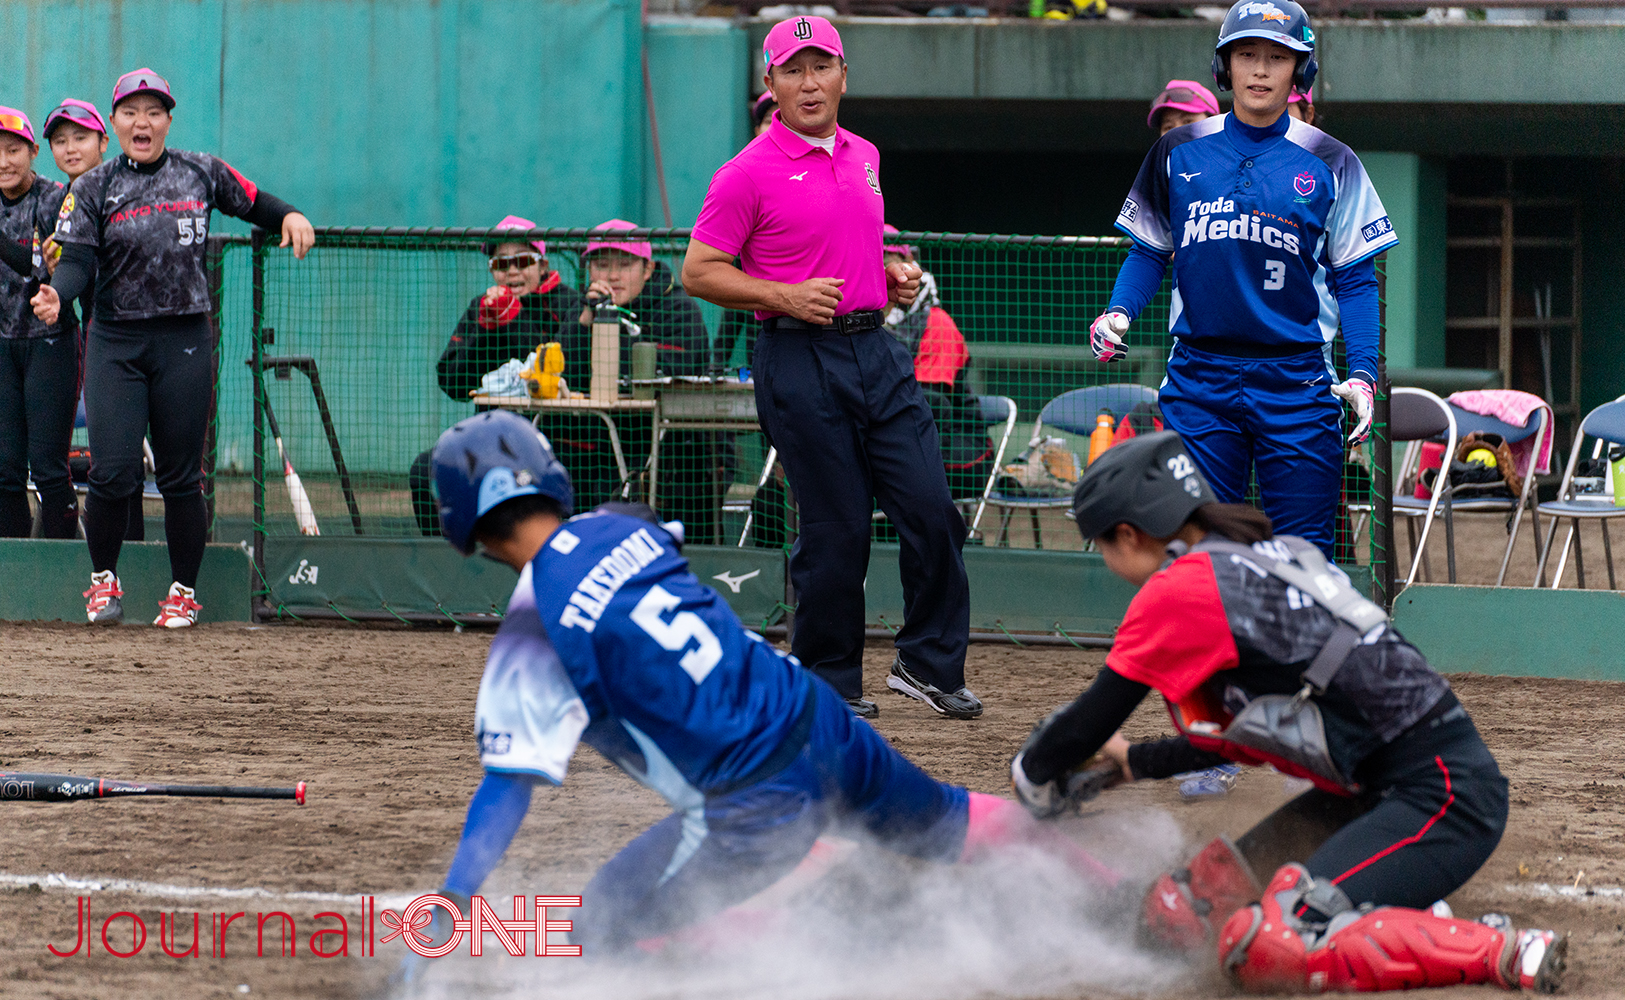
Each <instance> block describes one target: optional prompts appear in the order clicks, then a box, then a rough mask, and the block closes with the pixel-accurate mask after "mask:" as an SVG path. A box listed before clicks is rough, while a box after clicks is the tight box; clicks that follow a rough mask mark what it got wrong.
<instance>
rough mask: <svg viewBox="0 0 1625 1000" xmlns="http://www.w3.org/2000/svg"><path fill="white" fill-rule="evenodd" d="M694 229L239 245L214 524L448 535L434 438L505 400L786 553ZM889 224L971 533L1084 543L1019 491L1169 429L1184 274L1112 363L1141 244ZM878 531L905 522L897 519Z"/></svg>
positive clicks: (647, 484) (596, 489) (347, 235)
mask: <svg viewBox="0 0 1625 1000" xmlns="http://www.w3.org/2000/svg"><path fill="white" fill-rule="evenodd" d="M687 238H688V231H687V230H672V229H640V230H633V231H630V232H617V233H595V232H589V231H586V230H580V229H568V230H566V229H549V230H535V231H529V232H515V231H492V230H483V229H479V230H475V229H360V228H356V229H324V230H318V243H317V246H316V247H315V248H314V249H313V250H312V251H311V252H310V254H309V255H308V256H307V257H306V259H305V260H303V261H296V260H294V259H293V257H292V255H291V254H289V253H288V252H287V251H284V250H279V249H277V248H275V246H274V243H273V242H268V241H266V238H265V237H264V235H263V234H259V233H256V235H255V238H254V240H253V241H252V242H251V243H250V242H247V241H244V242H238V241H234V240H231V239H229V238H228V239H226V240H223V241H222V242H221V244H220V246H219V247H218V251H217V253H216V255H215V260H216V269H217V273H218V275H219V286H220V288H221V295H220V298H219V300H218V301H219V310H218V320H219V329H220V331H221V337H220V345H221V346H220V366H219V371H220V376H219V380H218V385H217V386H216V389H215V391H216V398H217V401H218V421H217V427H216V432H215V438H214V442H215V446H214V448H213V449H212V451H211V461H212V463H213V466H212V468H213V473H214V474H213V476H212V478H211V489H212V502H213V504H214V511H215V517H216V537H217V538H221V539H224V540H236V539H237V538H239V537H243V538H249V537H251V538H252V541H253V544H254V547H255V551H256V562H257V565H259V566H260V567H261V570H262V573H263V567H264V544H265V540H266V539H267V538H278V537H292V536H298V535H301V534H304V535H309V534H314V533H319V534H320V535H321V536H324V537H330V536H335V535H338V536H345V537H349V538H355V537H361V538H367V539H391V538H421V537H425V536H433V535H435V534H437V533H438V522H437V517H436V512H435V507H434V502H433V496H432V492H431V489H430V483H429V477H428V472H427V452H428V450H429V449H430V448H431V447H432V446H433V444H434V442H435V440H436V438H437V437H438V436H439V434H440V433H441V432H442V431H443V430H445V429H446V428H447V427H449V426H451V425H452V424H453V423H455V422H457V421H458V420H460V419H462V418H464V417H466V416H469V415H471V414H473V413H475V412H478V411H479V410H481V409H484V408H487V407H491V406H501V407H503V408H508V409H513V410H515V411H517V412H520V413H522V414H523V415H525V416H526V417H527V418H530V419H532V420H533V421H534V422H535V423H536V425H537V426H538V427H539V428H540V429H541V430H543V431H544V432H545V433H546V434H547V435H548V437H549V439H550V440H551V441H552V443H553V445H554V448H555V451H556V452H557V453H558V454H559V456H560V458H561V460H563V462H564V463H565V465H566V466H567V467H568V468H569V470H570V472H571V475H572V479H573V481H574V482H575V485H576V491H577V497H578V502H577V507H578V509H587V508H590V507H591V506H593V505H596V504H597V503H600V502H603V501H604V500H607V499H612V498H619V497H626V498H630V499H643V500H646V499H648V498H649V497H650V496H651V494H652V495H653V496H654V498H655V503H656V506H657V507H658V508H659V509H660V510H661V512H662V514H663V515H665V516H668V517H676V518H678V519H680V520H682V521H683V522H684V523H685V526H686V527H687V530H688V537H689V541H690V543H701V544H712V545H725V546H741V545H743V546H746V547H752V546H755V547H770V548H776V547H784V546H787V545H789V544H791V543H792V542H793V538H794V531H795V516H794V503H793V496H792V495H791V494H790V491H789V489H788V487H787V484H785V483H784V482H783V479H782V473H781V472H779V471H778V470H777V468H776V467H775V465H774V463H773V462H772V461H771V460H770V459H771V457H772V453H771V447H770V444H769V443H768V442H766V441H764V440H763V437H762V435H761V433H760V432H759V431H758V430H756V428H755V424H754V420H753V415H754V402H753V400H752V398H751V393H750V388H749V384H748V380H749V375H750V372H749V369H750V363H751V362H750V357H751V351H752V348H753V345H754V340H755V331H756V323H755V321H754V319H753V318H752V317H750V316H748V315H745V314H741V313H736V312H725V311H723V310H720V309H718V308H716V307H714V306H712V305H710V304H708V303H703V302H698V301H696V300H692V299H690V298H688V297H687V296H686V295H685V294H684V293H683V291H682V289H681V285H680V282H679V281H678V278H677V276H678V274H679V272H680V268H681V260H682V254H683V252H684V250H685V248H686V246H687ZM887 240H888V246H890V247H893V248H895V250H896V252H900V253H901V252H906V253H907V254H908V255H909V256H910V257H912V258H913V259H914V260H915V261H917V262H918V263H919V264H920V266H921V267H922V268H923V269H924V270H925V271H926V272H927V275H928V280H927V281H926V282H925V284H924V287H923V288H922V295H921V298H920V300H919V304H918V305H917V306H916V307H915V308H914V309H912V310H907V311H904V310H895V311H894V312H893V313H892V315H891V316H889V317H888V329H890V330H891V331H892V333H893V335H895V336H898V337H899V338H900V339H902V340H903V341H904V342H905V343H906V344H907V345H908V346H909V348H910V350H911V351H912V352H913V354H914V356H915V359H916V369H917V372H918V374H919V377H920V380H921V383H922V385H924V387H925V388H926V390H927V396H928V399H929V400H930V401H931V403H932V407H933V411H934V413H935V414H936V416H937V421H938V427H939V432H940V433H941V435H942V437H943V446H944V462H945V465H946V467H947V469H948V473H949V479H950V483H951V485H952V486H953V488H954V492H955V494H956V497H959V498H961V499H962V500H964V501H965V505H964V509H965V511H966V517H967V524H971V525H974V531H973V533H972V537H971V543H972V544H982V545H986V546H990V547H991V546H1014V547H1041V548H1054V549H1063V550H1064V549H1070V550H1076V549H1079V548H1081V547H1082V543H1081V541H1080V539H1079V538H1078V537H1077V533H1076V531H1074V530H1073V529H1072V528H1071V525H1070V523H1069V522H1068V521H1066V520H1065V517H1064V512H1063V507H1064V504H1052V505H1044V504H1043V503H1041V502H1040V503H1036V504H1028V505H1025V506H1024V505H1022V504H1021V503H1020V501H1023V500H1037V501H1042V500H1044V499H1046V498H1048V499H1053V498H1055V497H1062V496H1065V495H1066V494H1068V493H1069V492H1070V489H1071V485H1072V484H1073V483H1074V482H1075V481H1076V478H1077V476H1078V475H1079V474H1080V473H1081V471H1082V470H1083V468H1084V467H1085V466H1086V465H1087V462H1088V460H1089V454H1090V449H1091V447H1096V448H1098V447H1100V444H1101V441H1102V439H1101V437H1100V435H1101V433H1105V434H1106V435H1107V437H1108V438H1111V439H1115V438H1118V437H1120V436H1122V435H1125V434H1126V433H1128V429H1129V428H1132V429H1134V430H1136V431H1143V430H1144V429H1146V428H1147V427H1149V426H1153V423H1152V422H1153V421H1156V420H1157V419H1159V414H1157V412H1156V411H1155V409H1154V406H1153V405H1145V406H1140V407H1139V409H1138V410H1136V409H1135V406H1136V405H1137V404H1136V403H1135V401H1136V400H1140V399H1142V398H1144V397H1148V396H1150V395H1151V393H1150V392H1149V391H1147V390H1154V389H1155V387H1156V386H1157V385H1158V384H1159V383H1160V382H1161V380H1162V376H1163V371H1164V367H1165V360H1166V358H1167V355H1168V350H1169V347H1170V338H1169V335H1168V332H1167V331H1168V313H1169V294H1168V291H1167V288H1166V287H1165V288H1164V290H1163V292H1162V293H1161V294H1159V295H1158V296H1157V298H1156V299H1155V300H1154V301H1153V303H1152V305H1151V306H1150V307H1149V308H1148V309H1147V310H1146V311H1145V313H1144V314H1143V315H1141V316H1140V317H1139V318H1138V319H1137V320H1136V322H1135V324H1134V326H1133V328H1132V329H1131V330H1130V332H1129V334H1128V336H1127V343H1128V348H1129V351H1128V357H1127V359H1126V360H1125V361H1123V362H1120V363H1117V364H1113V365H1109V366H1108V365H1104V364H1101V363H1099V362H1096V361H1095V360H1094V358H1093V355H1092V354H1091V352H1090V350H1089V347H1088V343H1087V339H1088V338H1087V329H1088V325H1089V322H1090V321H1091V320H1092V319H1093V318H1094V316H1095V315H1096V314H1098V313H1099V312H1100V311H1101V310H1102V309H1103V308H1104V306H1105V305H1106V304H1107V298H1108V296H1109V294H1110V291H1111V287H1112V283H1113V281H1114V279H1115V277H1116V273H1117V270H1118V267H1119V266H1120V264H1121V263H1122V261H1123V259H1124V258H1125V256H1126V255H1127V252H1128V246H1129V244H1128V241H1127V240H1124V239H1119V238H1090V237H1038V236H992V235H967V234H954V233H926V232H914V233H902V234H897V235H895V236H888V237H887ZM543 247H545V254H544V253H543ZM589 247H591V248H592V249H593V250H594V251H595V252H592V253H588V250H589ZM504 289H507V290H504ZM589 290H591V291H592V292H593V293H594V296H596V294H597V292H598V291H600V290H602V291H607V292H609V293H610V296H609V297H610V299H611V300H613V302H614V303H615V305H616V306H617V307H618V308H609V307H607V306H606V307H604V308H598V307H597V306H595V305H594V304H592V303H588V302H587V301H585V299H584V297H583V293H584V292H587V291H589ZM511 292H522V293H524V294H511ZM549 344H557V345H558V347H557V348H555V349H554V350H552V351H549V349H548V346H547V345H549ZM533 352H534V353H533ZM1338 355H1339V356H1338V358H1337V361H1338V364H1339V365H1341V351H1340V350H1339V352H1338ZM595 372H596V373H597V375H598V378H597V379H596V380H595V378H594V373H595ZM611 373H613V374H611ZM1106 385H1128V386H1137V387H1141V389H1140V390H1139V391H1137V392H1130V391H1129V390H1127V389H1124V390H1121V391H1118V390H1113V392H1116V393H1117V395H1112V393H1111V392H1108V393H1106V395H1100V396H1089V397H1084V398H1083V405H1085V406H1088V407H1090V409H1089V412H1087V413H1085V414H1083V419H1082V420H1081V422H1080V419H1079V417H1078V414H1077V412H1076V409H1077V408H1076V407H1073V408H1072V409H1071V415H1070V416H1065V417H1064V418H1063V416H1064V414H1063V411H1065V410H1066V408H1065V407H1060V408H1054V409H1052V411H1051V417H1052V418H1053V419H1050V420H1046V421H1045V425H1044V427H1043V429H1042V430H1041V432H1040V433H1039V434H1038V436H1037V437H1036V438H1034V436H1033V431H1034V424H1035V421H1036V420H1038V418H1039V416H1040V414H1041V413H1043V412H1044V411H1045V406H1046V404H1049V403H1050V402H1051V401H1052V400H1055V399H1056V397H1059V396H1062V395H1063V394H1065V393H1068V392H1072V391H1074V390H1079V389H1090V388H1094V387H1100V386H1106ZM1379 388H1380V391H1379V399H1378V416H1379V420H1378V427H1377V434H1376V436H1374V438H1373V441H1374V442H1375V443H1374V444H1373V445H1372V446H1368V447H1367V448H1365V449H1363V450H1358V451H1356V452H1355V453H1354V454H1353V455H1352V456H1350V459H1349V461H1348V462H1347V463H1346V465H1345V476H1344V490H1343V493H1344V495H1343V501H1344V503H1343V506H1342V508H1341V510H1340V515H1339V536H1338V549H1339V551H1338V555H1339V558H1340V559H1341V561H1343V562H1345V563H1349V564H1356V563H1359V564H1371V565H1372V566H1373V567H1380V566H1381V565H1382V564H1383V563H1384V562H1385V558H1386V553H1387V552H1388V550H1389V548H1390V547H1391V546H1390V544H1389V542H1388V529H1387V526H1388V524H1389V523H1390V521H1391V518H1390V517H1389V515H1388V512H1387V510H1386V508H1385V506H1384V505H1383V503H1382V502H1381V499H1380V494H1381V492H1382V489H1381V484H1382V483H1383V481H1384V479H1385V477H1386V471H1385V470H1386V468H1387V466H1388V462H1389V454H1388V448H1387V446H1386V421H1385V416H1386V397H1387V392H1386V390H1387V386H1386V384H1384V385H1383V386H1381V387H1379ZM1123 393H1128V395H1123ZM1108 397H1109V399H1108ZM1099 400H1107V401H1106V402H1104V403H1102V405H1100V406H1098V407H1096V406H1094V405H1093V402H1092V401H1099ZM1007 435H1008V436H1007ZM1091 438H1094V440H1093V441H1091ZM294 476H297V483H296V482H295V480H294ZM1373 484H1377V488H1376V489H1374V488H1373ZM1035 508H1036V509H1035ZM875 534H876V539H877V540H879V541H882V542H884V541H887V540H888V539H889V538H890V535H889V534H888V526H887V525H886V524H885V522H884V519H883V517H880V516H879V515H878V514H877V518H876V528H875ZM1375 578H1376V583H1377V586H1378V588H1379V590H1380V595H1379V596H1385V595H1387V594H1390V593H1391V584H1387V585H1385V584H1384V583H1383V581H1384V580H1386V579H1387V575H1386V574H1385V572H1384V571H1383V570H1382V569H1380V568H1377V569H1376V570H1375Z"/></svg>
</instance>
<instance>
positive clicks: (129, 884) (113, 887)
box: [0, 872, 417, 909]
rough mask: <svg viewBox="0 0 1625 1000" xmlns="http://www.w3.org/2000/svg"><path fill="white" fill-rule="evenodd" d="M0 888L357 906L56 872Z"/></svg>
mask: <svg viewBox="0 0 1625 1000" xmlns="http://www.w3.org/2000/svg"><path fill="white" fill-rule="evenodd" d="M0 885H11V886H17V887H19V888H27V887H29V886H38V887H39V888H40V889H42V890H58V891H64V892H72V893H92V892H118V893H130V894H132V895H137V896H162V897H164V898H167V899H202V898H211V899H268V900H283V901H296V902H306V903H347V904H350V905H352V906H360V905H361V900H362V898H363V896H362V894H361V893H339V892H276V891H274V890H271V889H262V888H259V887H258V886H245V887H238V888H230V887H224V886H202V885H195V886H194V885H168V884H166V883H163V882H140V881H136V880H134V879H125V878H74V877H72V876H69V875H66V874H63V873H62V872H56V873H54V874H48V875H13V874H11V873H9V872H0ZM416 898H417V896H401V895H396V896H374V897H373V899H374V900H375V901H376V902H377V904H378V905H379V906H386V907H390V908H393V909H399V908H402V907H405V906H407V905H409V904H410V903H411V902H412V900H414V899H416Z"/></svg>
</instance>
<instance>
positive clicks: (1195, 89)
mask: <svg viewBox="0 0 1625 1000" xmlns="http://www.w3.org/2000/svg"><path fill="white" fill-rule="evenodd" d="M1218 113H1219V99H1218V98H1217V97H1214V96H1213V91H1211V90H1209V89H1207V88H1206V87H1204V86H1202V85H1201V84H1199V83H1197V82H1196V81H1195V80H1169V81H1168V83H1167V84H1166V85H1165V86H1164V87H1163V88H1162V93H1160V94H1158V95H1157V96H1156V97H1155V98H1153V99H1152V101H1151V113H1150V114H1149V115H1147V116H1146V118H1145V124H1146V126H1147V127H1148V128H1150V129H1152V130H1153V131H1155V132H1156V133H1157V137H1158V138H1161V137H1162V136H1165V135H1167V134H1168V133H1169V132H1172V131H1173V130H1174V129H1176V128H1179V127H1180V126H1181V125H1190V124H1192V123H1194V122H1199V121H1202V120H1203V119H1206V118H1212V117H1213V116H1214V115H1216V114H1218Z"/></svg>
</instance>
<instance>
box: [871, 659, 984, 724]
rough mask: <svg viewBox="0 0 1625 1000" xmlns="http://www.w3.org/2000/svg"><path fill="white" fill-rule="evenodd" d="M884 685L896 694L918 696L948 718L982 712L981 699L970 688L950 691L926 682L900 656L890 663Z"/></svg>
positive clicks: (971, 717) (971, 715)
mask: <svg viewBox="0 0 1625 1000" xmlns="http://www.w3.org/2000/svg"><path fill="white" fill-rule="evenodd" d="M886 686H887V687H889V688H891V689H892V690H893V691H896V692H897V693H898V694H901V695H907V696H908V697H910V698H918V699H919V700H921V701H923V702H925V703H926V704H927V705H930V706H931V707H932V708H934V709H936V710H937V712H938V713H940V714H942V715H946V716H947V717H948V718H950V719H974V718H977V717H978V716H980V715H981V714H982V699H980V698H978V697H976V696H975V695H974V694H971V690H970V688H968V687H961V688H960V689H959V690H958V691H954V692H952V693H950V692H947V691H944V690H942V689H941V688H939V687H936V686H934V685H931V684H927V683H926V682H925V681H922V680H920V678H919V677H917V676H915V674H914V672H913V671H912V670H910V669H908V667H906V666H904V664H903V658H902V657H901V656H898V657H897V659H896V660H895V661H894V662H893V663H892V665H891V676H889V677H887V678H886Z"/></svg>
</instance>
